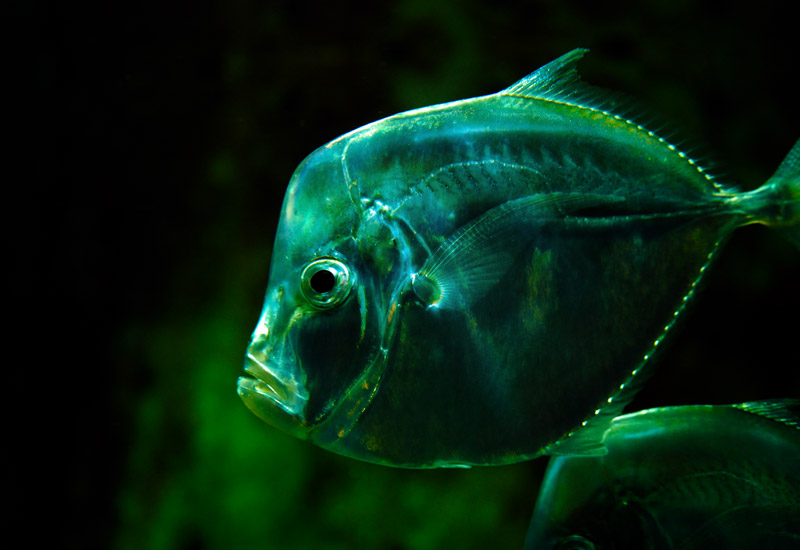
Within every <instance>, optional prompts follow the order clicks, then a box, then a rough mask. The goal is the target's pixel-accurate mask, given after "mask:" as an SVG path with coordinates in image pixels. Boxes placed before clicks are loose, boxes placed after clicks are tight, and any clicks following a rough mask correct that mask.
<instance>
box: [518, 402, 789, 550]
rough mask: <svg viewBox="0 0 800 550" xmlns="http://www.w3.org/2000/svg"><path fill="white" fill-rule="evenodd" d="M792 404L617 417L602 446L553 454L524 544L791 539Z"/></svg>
mask: <svg viewBox="0 0 800 550" xmlns="http://www.w3.org/2000/svg"><path fill="white" fill-rule="evenodd" d="M799 404H800V402H798V401H797V400H776V401H772V402H760V403H752V404H743V405H739V406H726V405H716V406H709V405H698V406H681V407H664V408H660V409H650V410H646V411H640V412H637V413H633V414H628V415H624V416H621V417H618V418H617V419H615V420H614V421H613V422H612V424H611V427H610V429H609V430H608V432H607V433H606V436H605V438H604V443H605V446H606V448H607V451H608V452H607V454H605V455H603V456H597V457H554V458H553V459H552V461H551V463H550V464H549V465H548V469H547V473H546V474H545V479H544V481H543V483H542V489H541V491H540V493H539V498H538V500H537V504H536V509H535V511H534V514H533V517H532V520H531V527H530V530H529V532H528V536H527V540H526V546H525V548H531V549H534V548H535V549H537V550H546V549H548V548H561V547H562V546H563V545H567V542H568V541H569V542H571V543H572V544H573V545H574V547H575V548H596V549H598V550H601V549H603V548H618V549H625V548H636V549H638V550H648V549H660V548H681V549H688V548H729V549H752V548H796V547H797V545H798V544H800V430H798V428H797V426H798V424H797V411H798V405H799ZM764 411H767V414H768V415H770V414H771V415H773V417H769V416H766V415H764V414H763V412H764ZM776 413H777V414H776ZM781 413H786V414H781ZM778 417H779V418H778ZM776 418H777V420H776Z"/></svg>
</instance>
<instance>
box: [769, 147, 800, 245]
mask: <svg viewBox="0 0 800 550" xmlns="http://www.w3.org/2000/svg"><path fill="white" fill-rule="evenodd" d="M766 185H768V186H772V187H774V189H775V197H776V198H777V201H778V203H779V205H780V208H779V212H780V213H779V214H778V215H777V216H776V220H775V221H774V223H771V224H770V225H774V226H776V227H777V228H778V229H779V230H780V231H781V232H783V234H784V235H785V236H786V238H788V239H789V240H790V241H791V242H793V243H794V245H795V246H796V247H798V248H800V140H797V142H796V143H795V144H794V147H792V150H791V151H789V154H788V155H786V158H785V159H783V162H782V163H781V165H780V166H778V169H777V170H776V171H775V174H773V176H772V177H771V178H770V179H769V180H768V181H767V184H766Z"/></svg>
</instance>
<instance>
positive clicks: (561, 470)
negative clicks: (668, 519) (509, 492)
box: [525, 456, 668, 550]
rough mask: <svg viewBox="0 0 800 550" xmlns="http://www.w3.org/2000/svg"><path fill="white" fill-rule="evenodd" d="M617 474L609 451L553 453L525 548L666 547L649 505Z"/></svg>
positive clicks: (599, 549) (555, 549) (557, 549)
mask: <svg viewBox="0 0 800 550" xmlns="http://www.w3.org/2000/svg"><path fill="white" fill-rule="evenodd" d="M612 477H613V475H612V474H610V473H609V468H608V465H607V464H606V457H604V456H586V457H582V456H559V457H553V458H551V459H550V463H549V464H548V466H547V472H546V473H545V477H544V480H543V481H542V487H541V489H540V491H539V496H538V498H537V500H536V506H535V508H534V511H533V515H532V517H531V523H530V527H529V528H528V533H527V535H526V538H525V548H526V549H533V548H536V549H553V550H602V549H609V548H637V549H644V548H667V547H668V546H662V545H663V544H664V539H663V538H662V536H661V534H660V529H659V527H658V523H657V522H656V521H655V520H654V518H653V517H651V515H650V513H649V512H648V511H647V509H646V506H645V505H643V503H641V502H639V501H638V499H637V498H636V497H635V496H633V495H632V494H629V493H627V491H626V490H625V489H624V488H623V487H622V484H620V483H619V482H618V480H616V481H615V480H614V479H612Z"/></svg>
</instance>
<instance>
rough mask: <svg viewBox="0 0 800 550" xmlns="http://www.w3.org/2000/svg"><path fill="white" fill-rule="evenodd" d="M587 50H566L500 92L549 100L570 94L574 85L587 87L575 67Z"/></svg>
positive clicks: (573, 89) (573, 90) (572, 92)
mask: <svg viewBox="0 0 800 550" xmlns="http://www.w3.org/2000/svg"><path fill="white" fill-rule="evenodd" d="M588 51H589V50H588V49H586V48H576V49H574V50H572V51H571V52H567V53H565V54H564V55H562V56H561V57H559V58H558V59H554V60H553V61H551V62H550V63H548V64H547V65H544V66H542V67H540V68H539V69H537V70H536V71H534V72H532V73H531V74H529V75H528V76H526V77H525V78H523V79H522V80H520V81H518V82H515V83H514V84H512V85H511V86H509V87H508V88H506V89H505V90H503V91H502V92H500V94H501V95H511V96H519V97H528V98H539V99H551V100H558V99H560V98H563V97H565V96H571V95H572V94H574V92H575V88H576V87H587V86H586V85H585V84H583V82H581V79H580V77H579V76H578V71H577V68H576V67H577V64H578V61H579V60H580V59H581V58H582V57H583V56H584V55H585V54H586V52H588Z"/></svg>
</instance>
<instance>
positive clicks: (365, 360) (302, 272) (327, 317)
mask: <svg viewBox="0 0 800 550" xmlns="http://www.w3.org/2000/svg"><path fill="white" fill-rule="evenodd" d="M341 159H342V151H341V150H340V149H339V148H337V146H336V145H335V142H334V144H333V145H328V146H325V147H322V148H320V149H318V150H317V151H315V152H314V153H312V154H311V155H309V157H308V158H306V160H304V161H303V162H302V163H301V164H300V166H299V167H298V168H297V170H296V171H295V173H294V175H293V176H292V178H291V181H290V183H289V187H288V189H287V192H286V196H285V198H284V203H283V208H282V212H281V217H280V221H279V225H278V231H277V235H276V239H275V246H274V247H273V253H272V263H271V266H270V276H269V282H268V286H267V292H266V297H265V301H264V306H263V309H262V312H261V316H260V318H259V320H258V324H257V325H256V328H255V330H254V331H253V334H252V338H251V340H250V344H249V346H248V348H247V352H246V359H245V364H244V371H245V373H246V375H245V376H242V377H240V378H239V381H238V393H239V396H240V397H241V399H242V400H243V401H244V403H245V405H246V406H247V407H248V408H249V409H250V410H251V411H252V412H253V413H255V414H256V416H258V417H259V418H261V419H262V420H264V421H265V422H267V423H268V424H271V425H273V426H275V427H277V428H279V429H281V430H283V431H285V432H287V433H289V434H290V435H293V436H295V437H298V438H301V439H311V440H312V441H314V437H313V436H312V434H313V433H314V432H315V430H319V428H320V426H325V425H326V421H327V420H328V419H329V417H330V416H332V415H333V413H334V412H335V411H336V410H337V407H338V406H339V405H340V404H341V401H342V399H343V397H345V396H347V395H348V394H350V393H352V392H351V387H352V386H354V385H357V384H363V381H360V380H359V376H360V375H361V374H362V373H363V372H364V368H365V365H368V364H369V363H370V361H372V360H373V359H374V356H375V354H376V353H378V350H379V349H380V346H379V342H380V338H381V335H380V330H379V327H378V325H377V323H375V322H374V321H375V319H376V318H377V317H376V312H375V304H376V302H378V301H379V300H377V299H376V298H375V296H374V289H373V285H372V284H371V283H370V281H371V280H372V278H371V277H370V276H369V273H368V272H367V270H366V268H365V266H366V262H365V260H364V254H363V251H362V249H363V248H364V247H363V246H359V240H358V239H357V237H356V233H357V232H358V230H359V229H358V228H359V226H360V225H361V223H360V219H361V209H360V207H359V202H358V200H354V197H353V196H352V195H351V192H350V189H349V187H348V185H347V184H346V181H345V180H346V178H345V177H344V175H343V171H342V162H341ZM368 248H369V247H368ZM353 421H354V420H353ZM337 431H338V430H337Z"/></svg>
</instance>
